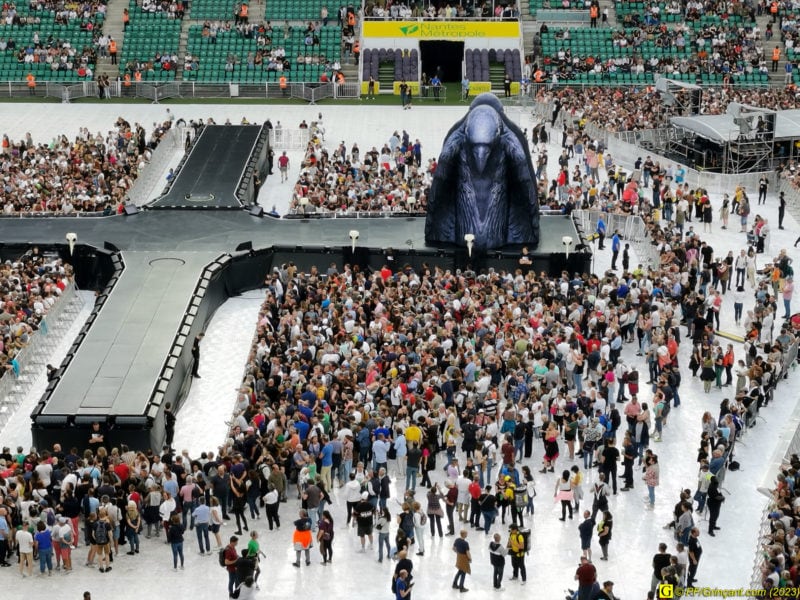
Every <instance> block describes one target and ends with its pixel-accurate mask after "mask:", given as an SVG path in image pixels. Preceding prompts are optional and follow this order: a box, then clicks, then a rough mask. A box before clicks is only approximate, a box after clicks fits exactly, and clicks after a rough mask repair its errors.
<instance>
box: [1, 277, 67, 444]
mask: <svg viewBox="0 0 800 600" xmlns="http://www.w3.org/2000/svg"><path fill="white" fill-rule="evenodd" d="M82 308H83V299H82V298H81V296H80V295H79V294H77V293H76V288H75V284H74V283H69V284H68V285H67V286H66V287H65V288H64V291H63V292H62V293H61V295H60V296H59V297H58V300H57V301H56V302H55V304H53V306H52V307H50V309H49V310H48V311H47V314H46V315H45V317H44V318H43V319H42V320H41V322H40V324H39V330H38V331H36V332H35V333H34V334H33V335H32V336H31V339H30V341H29V342H28V344H27V345H26V346H25V347H24V348H22V349H21V350H20V351H19V352H18V353H17V354H16V355H15V356H14V362H15V363H16V365H17V366H16V367H15V369H14V371H12V372H10V373H6V375H5V376H4V377H2V378H0V428H2V427H3V426H5V424H6V423H7V422H8V419H9V418H11V416H12V415H13V413H14V411H16V409H17V408H18V407H19V405H20V403H21V402H22V400H23V399H24V398H25V395H26V394H27V393H28V391H29V390H30V388H31V386H33V384H34V383H35V381H36V379H37V378H38V374H37V373H38V372H40V371H41V370H42V369H43V368H44V366H45V365H46V364H47V361H48V360H49V359H50V355H51V354H52V352H53V350H54V349H55V347H56V346H57V345H58V343H60V342H61V340H62V339H63V337H64V335H65V334H66V333H67V331H68V330H69V328H70V327H71V326H72V323H73V322H74V321H75V318H76V317H77V315H78V314H79V313H80V310H81V309H82ZM64 315H67V318H66V319H62V318H61V317H62V316H64ZM70 317H71V318H70Z"/></svg>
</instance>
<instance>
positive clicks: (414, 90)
mask: <svg viewBox="0 0 800 600" xmlns="http://www.w3.org/2000/svg"><path fill="white" fill-rule="evenodd" d="M402 83H403V82H402V81H395V82H394V89H393V90H392V91H393V93H394V95H395V96H399V95H400V84H402ZM406 85H407V86H408V87H409V88H410V89H411V96H412V97H414V96H419V81H406Z"/></svg>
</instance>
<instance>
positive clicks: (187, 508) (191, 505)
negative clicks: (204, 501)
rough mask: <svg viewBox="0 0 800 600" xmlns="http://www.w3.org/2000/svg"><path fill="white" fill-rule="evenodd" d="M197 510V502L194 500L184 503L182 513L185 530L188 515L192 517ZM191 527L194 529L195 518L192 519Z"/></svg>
mask: <svg viewBox="0 0 800 600" xmlns="http://www.w3.org/2000/svg"><path fill="white" fill-rule="evenodd" d="M195 508H197V500H192V501H191V502H184V503H183V511H182V513H183V514H182V515H181V516H182V525H183V528H184V529H186V520H187V519H186V517H187V515H191V514H192V511H194V509H195ZM190 523H191V526H192V527H194V517H192V518H191V521H190Z"/></svg>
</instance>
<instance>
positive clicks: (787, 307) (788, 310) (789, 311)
mask: <svg viewBox="0 0 800 600" xmlns="http://www.w3.org/2000/svg"><path fill="white" fill-rule="evenodd" d="M791 306H792V299H791V298H789V299H788V300H787V299H786V298H784V299H783V308H784V310H785V311H786V313H785V314H784V315H783V316H784V318H786V319H788V318H789V317H790V316H792V308H791Z"/></svg>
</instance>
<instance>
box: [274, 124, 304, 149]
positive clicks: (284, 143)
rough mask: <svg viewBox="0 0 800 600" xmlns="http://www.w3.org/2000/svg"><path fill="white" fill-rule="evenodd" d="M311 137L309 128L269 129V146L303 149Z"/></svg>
mask: <svg viewBox="0 0 800 600" xmlns="http://www.w3.org/2000/svg"><path fill="white" fill-rule="evenodd" d="M309 139H311V130H310V129H270V131H269V146H270V148H272V149H273V150H276V151H277V150H305V149H306V148H307V147H308V141H309Z"/></svg>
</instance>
